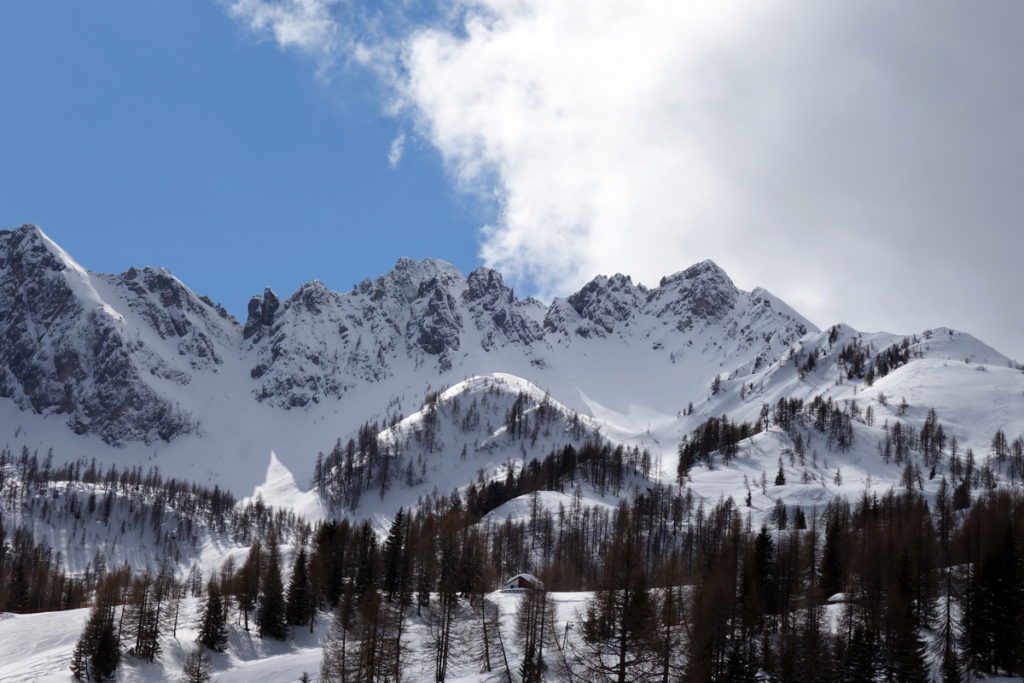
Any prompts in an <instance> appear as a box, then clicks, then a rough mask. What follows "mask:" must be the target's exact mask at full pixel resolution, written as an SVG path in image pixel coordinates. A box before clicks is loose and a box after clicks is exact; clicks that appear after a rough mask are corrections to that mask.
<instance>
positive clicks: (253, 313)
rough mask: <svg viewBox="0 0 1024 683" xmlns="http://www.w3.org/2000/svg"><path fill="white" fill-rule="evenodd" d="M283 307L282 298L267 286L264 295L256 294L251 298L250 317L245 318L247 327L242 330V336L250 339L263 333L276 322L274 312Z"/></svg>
mask: <svg viewBox="0 0 1024 683" xmlns="http://www.w3.org/2000/svg"><path fill="white" fill-rule="evenodd" d="M280 307H281V300H280V299H278V298H277V295H276V294H274V291H273V290H272V289H270V287H267V288H266V289H264V290H263V296H259V295H256V296H254V297H253V298H251V299H249V309H248V314H249V315H248V317H247V318H246V320H245V328H243V330H242V337H243V338H245V339H250V338H251V337H253V336H256V335H258V334H261V333H262V332H263V331H264V330H265V328H268V327H270V326H271V325H273V324H274V314H275V313H277V309H278V308H280Z"/></svg>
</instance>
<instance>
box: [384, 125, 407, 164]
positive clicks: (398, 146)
mask: <svg viewBox="0 0 1024 683" xmlns="http://www.w3.org/2000/svg"><path fill="white" fill-rule="evenodd" d="M404 153H405V133H399V134H398V135H396V136H395V139H394V140H392V141H391V147H390V148H389V149H388V166H390V167H391V168H396V167H397V166H398V164H399V162H401V161H402V155H403V154H404Z"/></svg>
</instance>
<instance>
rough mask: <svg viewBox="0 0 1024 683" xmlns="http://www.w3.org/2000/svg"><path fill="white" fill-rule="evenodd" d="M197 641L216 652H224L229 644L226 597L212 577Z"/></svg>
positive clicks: (208, 586)
mask: <svg viewBox="0 0 1024 683" xmlns="http://www.w3.org/2000/svg"><path fill="white" fill-rule="evenodd" d="M196 641H197V642H199V643H200V644H202V645H205V646H206V647H208V648H209V649H211V650H213V651H214V652H223V651H224V648H225V647H226V646H227V644H228V626H227V613H226V612H225V610H224V599H223V596H222V594H221V589H220V585H219V584H218V583H217V582H216V581H214V580H213V579H210V583H209V584H208V585H207V595H206V604H205V605H204V607H203V616H202V620H201V621H200V624H199V637H198V638H196Z"/></svg>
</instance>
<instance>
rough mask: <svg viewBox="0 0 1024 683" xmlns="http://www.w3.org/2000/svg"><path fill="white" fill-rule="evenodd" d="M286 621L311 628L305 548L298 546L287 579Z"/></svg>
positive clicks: (311, 613)
mask: <svg viewBox="0 0 1024 683" xmlns="http://www.w3.org/2000/svg"><path fill="white" fill-rule="evenodd" d="M285 610H286V612H287V617H288V623H289V624H292V625H293V626H305V625H306V624H307V623H308V624H309V628H310V631H311V632H312V630H313V605H312V601H311V599H310V591H309V572H308V570H307V561H306V549H305V547H302V548H299V552H298V553H296V555H295V562H294V563H292V575H291V578H290V579H289V580H288V594H287V603H286V606H285Z"/></svg>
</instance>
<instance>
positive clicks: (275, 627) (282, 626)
mask: <svg viewBox="0 0 1024 683" xmlns="http://www.w3.org/2000/svg"><path fill="white" fill-rule="evenodd" d="M267 547H268V549H269V550H268V552H267V557H266V567H265V572H264V575H263V582H262V583H263V589H262V590H261V591H260V599H259V613H258V614H257V626H258V628H259V634H260V637H261V638H266V637H270V638H276V639H277V640H284V639H285V638H286V637H287V636H288V623H287V620H286V614H285V603H284V586H283V585H282V583H281V554H280V550H279V549H278V547H277V537H276V536H274V535H271V537H270V538H269V539H268V540H267Z"/></svg>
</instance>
